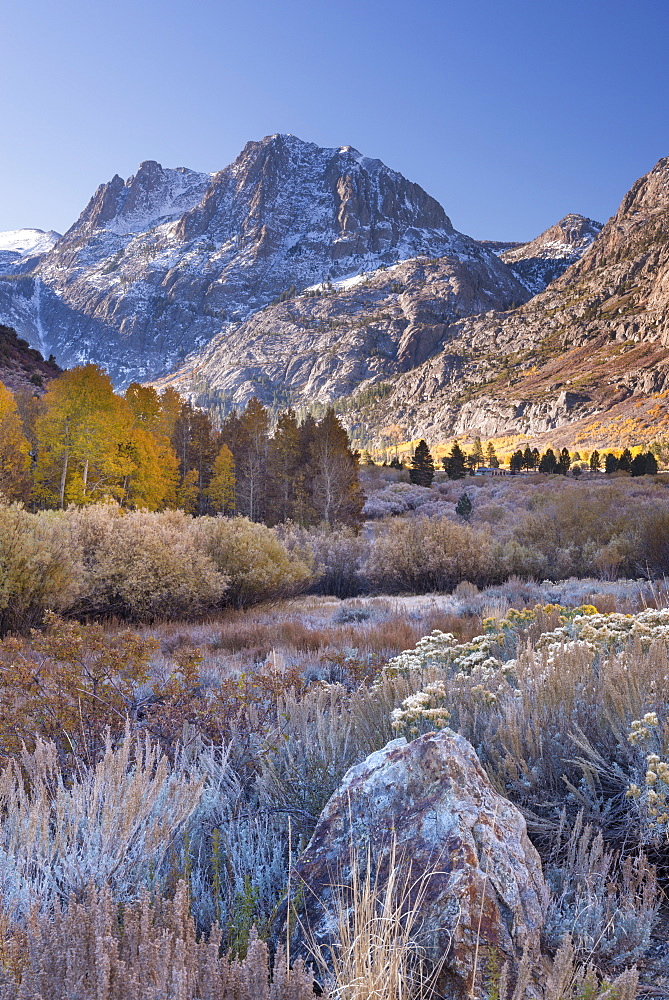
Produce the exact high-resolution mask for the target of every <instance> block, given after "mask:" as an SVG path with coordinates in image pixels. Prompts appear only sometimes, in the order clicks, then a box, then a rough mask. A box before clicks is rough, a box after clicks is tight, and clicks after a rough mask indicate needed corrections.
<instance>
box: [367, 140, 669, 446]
mask: <svg viewBox="0 0 669 1000" xmlns="http://www.w3.org/2000/svg"><path fill="white" fill-rule="evenodd" d="M667 392H669V158H664V159H662V160H660V161H659V162H658V163H657V164H656V166H655V167H654V168H653V169H652V170H651V171H650V172H649V173H648V174H646V175H645V176H644V177H642V178H640V180H638V181H637V182H636V183H635V184H634V186H633V187H632V188H631V190H630V191H629V192H628V194H627V195H626V196H625V198H624V199H623V201H622V204H621V206H620V208H619V210H618V212H617V213H616V215H615V216H614V217H613V218H612V219H610V220H609V221H608V222H607V223H606V225H605V226H604V227H603V229H602V231H601V232H600V234H599V235H598V236H597V237H596V238H595V239H594V241H593V242H592V244H591V246H590V248H589V249H588V250H587V251H586V253H585V254H584V255H583V257H582V258H581V259H580V260H579V261H577V262H576V263H574V264H572V265H571V266H570V267H568V268H567V270H566V271H565V273H564V274H563V275H562V276H561V277H559V278H557V279H556V280H555V281H553V282H552V283H551V284H550V285H548V287H547V288H546V289H545V290H544V291H543V292H542V293H541V294H539V295H537V296H535V297H534V298H532V299H530V301H528V302H527V303H525V304H524V305H522V306H520V307H519V308H517V309H515V310H512V311H508V312H503V311H502V312H495V311H493V312H489V313H487V314H485V315H483V316H475V317H470V318H466V319H463V320H461V321H459V322H457V323H454V324H452V325H451V326H450V327H449V330H448V333H447V335H446V337H445V338H444V341H443V343H442V345H441V348H440V350H439V351H438V352H436V353H435V354H434V355H433V356H432V357H431V358H429V359H428V360H427V361H425V362H424V363H423V364H422V365H419V366H418V367H417V368H415V369H413V370H412V371H410V372H407V373H405V374H402V375H399V376H395V377H394V378H393V379H392V380H391V382H390V385H389V387H388V392H387V394H386V395H385V396H384V398H383V399H382V400H379V401H377V402H375V403H374V404H373V405H371V406H367V407H366V408H365V409H364V410H358V411H357V412H355V413H351V414H350V415H349V418H348V419H349V421H350V423H351V426H353V427H357V428H358V429H360V428H366V429H367V430H368V431H369V433H373V432H374V428H380V427H383V426H384V425H385V424H388V423H390V422H394V423H399V424H401V425H404V427H405V430H406V434H407V437H409V438H411V437H425V438H427V439H428V440H433V441H435V440H443V439H444V438H448V437H452V436H459V435H473V434H477V433H478V434H481V435H483V436H486V437H495V436H500V435H513V434H524V435H539V434H542V433H545V432H547V431H551V430H552V429H554V428H559V427H561V426H565V425H568V424H574V425H576V424H577V423H579V424H580V425H581V428H582V430H583V433H585V428H586V426H587V425H588V421H592V420H593V418H595V417H596V418H597V420H598V422H599V423H600V424H601V423H602V420H603V419H604V418H603V417H602V414H603V413H604V414H607V417H606V419H607V420H609V421H617V422H618V423H620V422H623V421H625V420H629V419H630V417H629V408H630V406H636V405H637V403H638V405H639V406H641V405H642V403H643V402H644V400H647V399H648V398H650V397H652V398H653V399H657V400H658V401H659V402H658V405H659V403H661V399H662V398H663V397H662V394H663V393H667ZM628 400H629V402H627V401H628ZM662 405H664V404H662ZM658 412H659V411H658ZM649 433H651V434H652V427H650V428H649Z"/></svg>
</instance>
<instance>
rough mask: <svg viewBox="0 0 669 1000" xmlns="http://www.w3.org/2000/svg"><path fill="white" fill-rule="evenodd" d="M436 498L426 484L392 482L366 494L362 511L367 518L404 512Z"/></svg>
mask: <svg viewBox="0 0 669 1000" xmlns="http://www.w3.org/2000/svg"><path fill="white" fill-rule="evenodd" d="M437 499H438V495H437V494H436V493H435V491H434V490H432V489H430V488H429V487H427V486H416V485H415V484H413V483H392V484H391V485H390V486H386V487H385V489H382V490H378V491H376V492H373V493H370V494H368V497H367V501H366V503H365V506H364V507H363V511H362V512H363V514H364V516H365V517H368V518H381V517H387V516H389V515H397V514H406V513H407V511H411V510H417V509H418V508H419V507H421V506H422V505H423V504H426V503H433V502H434V501H435V500H437Z"/></svg>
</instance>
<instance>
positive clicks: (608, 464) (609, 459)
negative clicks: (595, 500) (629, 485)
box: [604, 452, 618, 475]
mask: <svg viewBox="0 0 669 1000" xmlns="http://www.w3.org/2000/svg"><path fill="white" fill-rule="evenodd" d="M604 471H605V472H606V473H608V474H609V475H610V474H611V473H612V472H617V471H618V459H617V458H616V456H615V455H614V454H613V452H609V453H608V454H607V455H606V456H605V458H604Z"/></svg>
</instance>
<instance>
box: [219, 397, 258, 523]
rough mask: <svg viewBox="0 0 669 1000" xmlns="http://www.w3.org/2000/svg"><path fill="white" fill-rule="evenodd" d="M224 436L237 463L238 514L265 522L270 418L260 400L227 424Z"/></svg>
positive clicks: (253, 401)
mask: <svg viewBox="0 0 669 1000" xmlns="http://www.w3.org/2000/svg"><path fill="white" fill-rule="evenodd" d="M221 436H222V438H223V440H224V441H225V443H226V444H227V445H228V447H229V448H230V450H231V452H232V454H233V456H234V459H235V467H236V477H237V510H238V511H239V512H240V513H242V514H246V516H247V517H248V518H250V520H251V521H262V520H263V519H264V518H265V516H266V510H267V501H268V496H267V492H268V489H267V488H268V484H269V475H268V468H267V466H268V450H269V414H268V412H267V410H266V409H265V407H264V406H263V405H262V403H261V402H260V400H259V399H256V398H255V397H254V398H253V399H251V400H249V402H248V404H247V406H246V409H245V410H244V412H243V413H242V414H241V416H240V417H233V418H232V419H228V420H226V421H225V423H224V424H223V427H222V428H221Z"/></svg>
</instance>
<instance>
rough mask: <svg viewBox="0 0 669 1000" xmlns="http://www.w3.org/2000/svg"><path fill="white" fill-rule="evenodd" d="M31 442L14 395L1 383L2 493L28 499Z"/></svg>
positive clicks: (0, 474) (0, 468)
mask: <svg viewBox="0 0 669 1000" xmlns="http://www.w3.org/2000/svg"><path fill="white" fill-rule="evenodd" d="M29 468H30V445H29V443H28V440H27V438H26V436H25V434H24V433H23V428H22V425H21V417H20V415H19V412H18V410H17V407H16V401H15V400H14V396H13V395H12V393H11V392H10V391H9V389H6V388H5V387H4V385H2V384H1V383H0V493H4V495H5V496H6V497H9V499H10V500H25V499H26V497H27V495H28V493H29V492H30V476H29Z"/></svg>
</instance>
